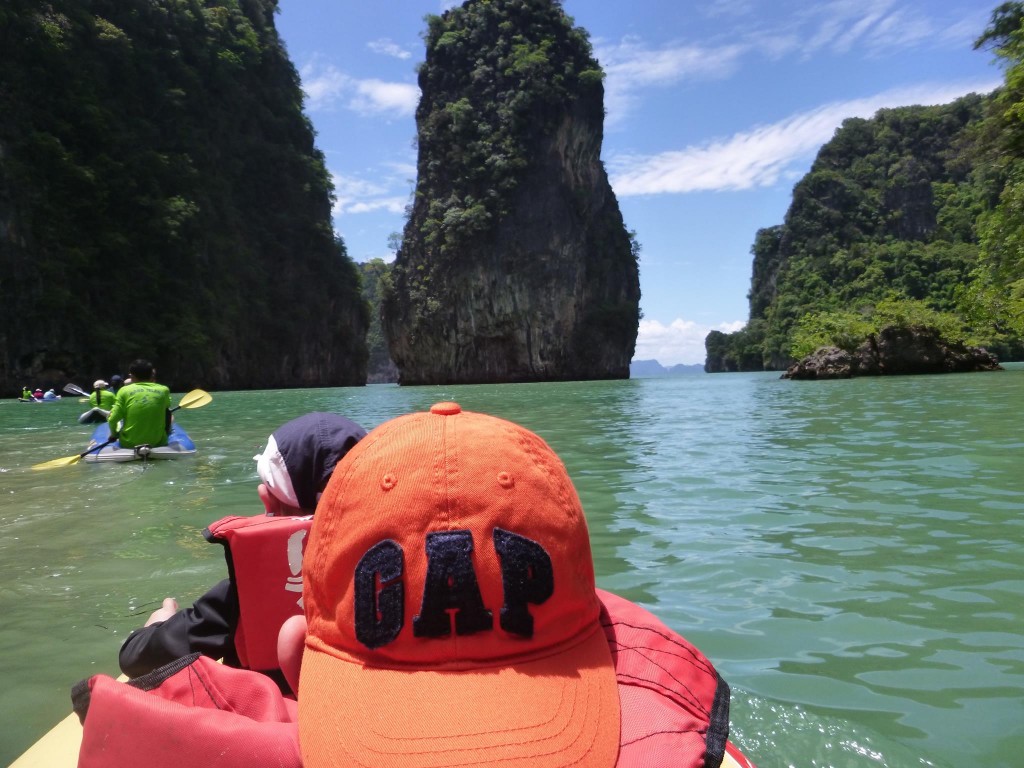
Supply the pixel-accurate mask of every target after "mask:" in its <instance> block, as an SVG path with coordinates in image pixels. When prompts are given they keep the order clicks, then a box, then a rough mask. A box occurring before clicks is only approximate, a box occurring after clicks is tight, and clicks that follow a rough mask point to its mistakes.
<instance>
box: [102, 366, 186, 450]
mask: <svg viewBox="0 0 1024 768" xmlns="http://www.w3.org/2000/svg"><path fill="white" fill-rule="evenodd" d="M128 372H129V373H130V374H131V375H132V379H133V383H132V384H130V385H127V384H126V385H125V386H124V387H122V388H121V390H120V391H119V392H118V393H117V396H116V397H115V398H114V404H113V406H112V407H111V409H110V417H109V418H108V419H107V423H108V424H109V425H110V436H111V437H112V438H116V439H117V440H118V441H119V443H120V445H121V447H122V448H135V447H136V446H139V445H149V446H151V447H153V448H158V447H160V446H162V445H167V435H168V433H169V432H170V430H171V410H170V408H171V391H170V390H169V389H168V388H167V387H165V386H164V385H163V384H157V383H156V381H155V378H156V370H155V369H154V368H153V364H152V363H151V362H149V361H148V360H141V359H140V360H136V361H135V362H133V363H132V364H131V365H130V366H128Z"/></svg>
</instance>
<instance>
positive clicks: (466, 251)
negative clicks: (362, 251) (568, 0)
mask: <svg viewBox="0 0 1024 768" xmlns="http://www.w3.org/2000/svg"><path fill="white" fill-rule="evenodd" d="M427 25H428V29H427V32H426V35H425V40H426V60H425V62H424V64H423V66H422V67H421V69H420V71H419V85H420V91H421V98H420V103H419V106H418V108H417V111H416V124H417V141H418V149H419V157H418V161H417V179H416V191H415V196H414V199H413V204H412V207H411V211H410V215H409V219H408V221H407V222H406V225H405V228H404V231H403V234H402V240H401V244H400V247H399V249H398V254H397V258H396V261H395V264H394V266H393V270H392V278H393V279H392V281H391V282H390V289H389V290H388V291H386V293H385V295H384V301H383V306H384V329H385V332H386V334H387V338H388V344H389V347H390V352H391V356H392V358H393V359H394V361H395V363H396V364H397V366H398V368H399V370H400V371H401V380H402V382H403V383H439V382H462V383H468V382H488V381H537V380H552V379H574V378H578V379H586V378H618V377H626V376H628V375H629V360H630V358H631V357H632V353H633V348H634V346H635V341H636V333H637V324H638V316H639V275H638V269H637V259H636V246H635V243H634V241H633V240H632V239H631V238H630V235H629V233H628V231H627V230H626V228H625V226H624V224H623V221H622V215H621V213H620V211H619V208H618V202H617V201H616V199H615V196H614V193H613V192H612V190H611V186H610V184H609V183H608V179H607V174H606V173H605V169H604V167H603V165H602V164H601V161H600V149H601V142H602V140H603V120H604V109H603V98H604V86H603V82H602V81H603V73H602V71H601V69H600V67H599V65H598V63H597V61H596V60H595V59H594V57H593V54H592V51H591V47H590V43H589V41H588V39H587V35H586V32H585V31H583V30H582V29H580V28H577V27H575V26H574V25H573V21H572V19H571V18H569V17H568V16H566V15H565V13H564V11H563V10H562V7H561V4H560V3H559V2H558V1H557V0H469V1H468V2H465V3H463V4H462V5H461V6H458V7H455V8H452V9H451V10H449V11H446V12H445V13H444V14H443V15H441V16H429V17H428V18H427Z"/></svg>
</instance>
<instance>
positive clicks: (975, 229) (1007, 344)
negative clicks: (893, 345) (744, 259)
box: [705, 3, 1024, 370]
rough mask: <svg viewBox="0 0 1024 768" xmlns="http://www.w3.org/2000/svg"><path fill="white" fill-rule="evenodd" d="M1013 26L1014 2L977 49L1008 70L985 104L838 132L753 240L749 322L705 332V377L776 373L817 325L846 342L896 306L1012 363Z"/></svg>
mask: <svg viewBox="0 0 1024 768" xmlns="http://www.w3.org/2000/svg"><path fill="white" fill-rule="evenodd" d="M1022 19H1024V11H1022V4H1021V3H1007V4H1005V5H1003V6H1000V7H999V9H997V10H996V12H995V13H994V14H993V20H992V24H991V26H990V27H989V30H988V32H986V34H985V35H984V36H983V37H982V38H981V39H980V40H979V41H978V46H981V45H984V44H992V45H994V46H995V49H996V53H997V54H998V55H999V56H1000V57H1001V58H1002V59H1003V60H1004V62H1006V64H1007V75H1006V85H1005V86H1004V87H1003V88H1002V89H1000V90H999V91H997V92H996V94H995V95H994V96H992V97H984V96H978V95H971V96H967V97H964V98H962V99H959V100H957V101H955V102H953V103H952V104H947V105H943V106H935V107H919V106H918V107H903V108H898V109H885V110H881V111H879V112H878V113H877V114H876V115H875V117H874V118H873V119H870V120H864V119H860V118H853V119H849V120H846V121H845V122H844V123H843V125H842V126H841V127H840V128H839V130H837V131H836V134H835V136H834V137H833V139H832V140H831V141H830V142H829V143H827V144H826V145H825V146H823V147H822V148H821V150H820V152H819V153H818V156H817V158H816V159H815V161H814V164H813V165H812V167H811V170H810V172H809V173H808V174H807V175H806V176H805V177H804V178H803V179H802V180H801V181H800V182H799V183H798V184H797V185H796V187H795V188H794V190H793V200H792V203H791V205H790V208H789V211H788V212H787V214H786V218H785V221H784V223H783V224H782V225H779V226H776V227H770V228H767V229H763V230H761V231H759V232H758V233H757V236H756V238H755V242H754V245H753V247H752V253H753V256H754V262H753V271H752V277H751V290H750V293H749V294H748V298H749V301H750V322H749V324H748V326H747V328H745V329H744V330H743V331H741V332H739V333H736V334H730V335H728V336H727V335H725V334H720V333H719V334H712V335H709V337H708V339H707V340H706V342H705V346H706V347H707V352H708V357H707V363H706V367H707V369H708V370H752V369H757V368H761V367H764V368H769V369H776V370H778V369H782V368H785V367H786V366H787V365H788V364H789V363H790V362H791V361H792V360H793V359H794V358H795V357H799V356H801V355H802V354H805V350H806V347H807V344H808V343H809V340H810V339H812V338H824V337H825V336H827V334H825V335H824V336H823V335H822V334H823V332H824V329H826V328H833V329H835V330H836V333H837V338H843V337H844V334H849V333H851V332H853V331H852V330H851V329H853V328H855V327H856V324H857V322H860V323H862V325H864V327H868V326H872V327H873V326H874V325H876V324H877V323H878V322H879V320H880V318H882V317H884V316H885V312H884V311H879V307H883V309H884V307H885V306H890V307H892V306H897V305H900V302H906V303H905V304H904V306H917V307H919V308H920V309H924V308H926V309H927V310H929V311H931V312H934V313H936V314H935V317H934V319H935V320H936V322H942V323H943V324H944V327H945V328H947V330H949V331H950V333H953V331H952V328H953V327H954V326H956V327H957V328H960V329H961V330H960V331H959V332H958V333H960V334H961V335H962V336H963V338H966V339H968V340H969V341H970V342H972V343H977V344H984V345H987V346H989V347H990V348H991V349H993V350H996V351H998V352H1001V353H1003V354H1008V355H1010V356H1014V355H1019V354H1020V351H1021V340H1022V339H1024V248H1022V247H1021V243H1024V191H1022V190H1024V29H1022V26H1021V20H1022ZM886 302H888V304H886ZM940 318H942V319H941V320H940Z"/></svg>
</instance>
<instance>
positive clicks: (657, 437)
mask: <svg viewBox="0 0 1024 768" xmlns="http://www.w3.org/2000/svg"><path fill="white" fill-rule="evenodd" d="M212 394H213V396H214V400H213V402H212V403H211V404H210V405H208V406H206V407H205V408H201V409H196V410H188V411H180V412H179V413H178V418H179V421H180V422H181V423H182V425H183V426H185V428H186V429H187V430H188V431H189V433H190V434H191V436H192V437H193V439H194V440H195V441H196V443H197V445H198V448H199V453H198V454H197V455H196V456H194V457H192V458H190V459H184V460H180V461H176V462H160V463H153V464H150V465H148V466H143V465H142V464H134V463H133V464H125V465H86V464H78V465H75V466H72V467H67V468H62V469H54V470H49V471H45V472H33V471H31V470H30V469H29V467H30V466H31V465H32V464H35V463H38V462H41V461H45V460H47V459H51V458H57V457H60V456H69V455H73V454H75V453H78V452H79V451H80V450H82V449H83V448H84V446H85V444H86V442H87V440H88V435H89V432H90V430H89V428H88V427H82V426H79V425H78V424H77V421H76V417H77V416H78V414H79V413H80V412H81V410H83V409H84V407H85V406H83V405H82V404H80V403H78V402H77V399H76V398H67V399H66V400H65V401H64V402H62V403H60V404H55V405H42V406H40V405H32V404H22V403H17V402H16V401H14V400H13V399H11V400H8V401H5V402H2V403H0V679H2V680H3V681H4V685H2V686H0V715H2V721H3V722H4V727H3V729H2V730H0V765H6V764H7V763H9V762H10V761H11V760H12V759H14V758H15V757H16V756H17V755H18V754H19V753H20V752H21V751H23V750H24V749H25V748H26V747H27V746H28V745H29V744H30V743H31V742H32V741H34V740H35V739H36V738H38V737H39V736H40V735H41V734H42V733H43V732H45V731H46V730H47V729H48V728H49V727H50V726H51V725H52V724H53V723H55V722H56V721H57V720H58V719H60V718H61V717H63V716H64V715H66V714H67V713H68V712H69V711H70V699H69V691H70V688H71V686H72V685H73V684H74V683H75V682H77V681H78V680H80V679H82V678H84V677H87V676H89V675H92V674H95V673H97V672H108V673H116V671H117V649H118V647H119V645H120V642H121V640H122V639H123V638H124V636H125V635H126V634H127V633H128V632H129V631H130V630H131V629H133V628H134V627H136V626H138V625H140V624H141V623H142V622H143V621H144V620H145V618H146V617H147V616H148V615H149V613H150V612H151V611H152V610H153V609H154V608H155V607H156V606H157V605H158V604H159V601H160V600H161V599H162V598H163V597H164V596H165V595H174V596H176V597H177V598H178V599H179V601H181V602H183V603H184V602H187V601H190V600H191V599H192V598H194V597H196V596H198V595H199V594H201V593H202V592H203V591H205V589H206V588H207V587H209V586H210V585H212V584H213V583H214V582H216V581H217V580H218V579H220V578H222V577H223V574H224V572H225V570H224V564H223V557H222V554H221V552H220V548H219V547H215V546H211V545H209V544H207V543H205V541H204V540H203V538H202V536H201V533H200V532H201V530H202V529H203V528H204V527H205V526H206V524H207V523H209V522H211V521H212V520H215V519H217V518H219V517H221V516H223V515H227V514H255V513H257V512H259V511H261V507H260V505H259V502H258V500H257V498H256V493H255V484H256V474H255V462H253V460H252V457H253V455H254V454H255V453H257V452H258V451H260V450H262V448H263V445H264V442H265V440H266V438H267V436H268V435H269V434H270V432H272V431H273V429H274V428H275V427H277V426H278V425H279V424H281V423H282V422H284V421H285V420H287V419H289V418H292V417H293V416H297V415H299V414H301V413H304V412H306V411H309V410H334V411H337V412H340V413H344V414H346V415H348V416H350V417H351V418H354V419H355V420H356V421H359V422H360V423H362V424H364V425H365V426H367V427H372V426H374V425H376V424H378V423H380V422H381V421H383V420H386V419H388V418H391V417H393V416H396V415H399V414H401V413H405V412H408V411H411V410H422V409H426V408H428V407H429V406H430V405H431V403H433V402H435V401H438V400H447V399H453V400H456V401H458V402H460V403H461V404H462V406H463V407H464V408H465V409H468V410H479V411H485V412H488V413H492V414H495V415H498V416H502V417H505V418H508V419H512V420H513V421H517V422H519V423H521V424H523V425H525V426H527V427H529V428H530V429H532V430H534V431H536V432H537V433H539V434H540V435H541V436H542V437H544V438H545V439H546V440H547V441H548V442H549V443H550V444H551V445H552V447H553V448H554V449H555V450H556V451H557V452H558V453H559V455H561V457H562V459H563V460H564V461H565V463H566V465H567V467H568V469H569V472H570V474H571V475H572V477H573V480H574V481H575V483H576V485H577V488H578V489H579V492H580V496H581V498H582V500H583V505H584V509H585V510H586V513H587V518H588V521H589V525H590V532H591V539H592V543H593V549H594V559H595V567H596V571H597V577H598V583H599V585H600V586H602V587H604V588H606V589H609V590H612V591H614V592H618V593H619V594H622V595H624V596H626V597H628V598H630V599H633V600H635V601H638V602H640V603H642V604H643V605H645V606H646V607H648V608H650V609H651V610H652V611H654V612H655V613H656V614H658V615H659V617H661V618H662V619H663V620H664V621H665V622H666V623H667V624H669V625H670V626H671V627H673V628H674V629H676V630H678V631H679V632H681V633H683V634H684V635H686V636H687V637H688V638H689V639H690V640H692V641H693V642H694V643H695V644H696V645H697V646H698V647H699V648H701V649H702V650H703V651H704V653H705V654H706V655H707V656H708V657H709V658H710V659H711V660H712V661H713V662H714V663H715V665H716V666H717V667H718V669H719V671H720V672H721V673H722V675H723V676H724V677H725V678H726V680H727V681H728V682H729V683H730V685H731V686H732V689H733V700H732V718H731V722H732V738H733V740H734V741H735V742H736V743H737V744H739V745H740V746H741V747H742V748H743V750H744V751H745V752H746V753H747V754H748V755H749V756H750V757H751V758H752V759H753V760H754V761H755V762H756V763H757V764H758V765H759V766H760V768H775V767H778V768H782V767H784V766H842V767H844V768H845V767H850V768H853V767H858V768H859V767H860V766H865V767H867V766H887V767H888V768H908V767H909V766H922V765H923V766H940V767H949V768H952V767H954V766H956V767H959V766H967V765H984V766H986V768H998V767H999V766H1007V767H1009V766H1018V765H1020V764H1021V755H1022V754H1024V556H1022V555H1024V552H1022V550H1024V418H1022V406H1024V366H1010V369H1009V370H1007V371H1005V372H1001V373H991V374H969V375H955V376H928V377H900V378H889V379H858V380H850V381H836V382H789V381H781V380H779V379H778V378H777V375H776V374H721V375H715V376H708V375H694V376H685V377H678V378H671V379H640V380H633V381H625V382H588V383H560V384H537V385H503V386H479V387H473V386H469V387H424V388H405V389H403V388H399V387H397V386H391V385H375V386H369V387H365V388H352V389H318V390H298V391H295V390H292V391H260V392H213V393H212Z"/></svg>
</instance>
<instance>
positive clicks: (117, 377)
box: [110, 373, 124, 395]
mask: <svg viewBox="0 0 1024 768" xmlns="http://www.w3.org/2000/svg"><path fill="white" fill-rule="evenodd" d="M123 386H124V378H123V377H122V376H121V374H119V373H115V374H114V375H113V376H111V377H110V388H111V389H112V390H113V392H114V394H115V395H116V394H117V393H118V392H120V391H121V387H123Z"/></svg>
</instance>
